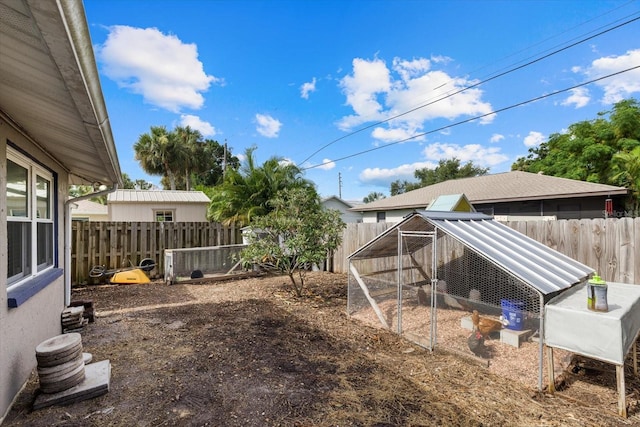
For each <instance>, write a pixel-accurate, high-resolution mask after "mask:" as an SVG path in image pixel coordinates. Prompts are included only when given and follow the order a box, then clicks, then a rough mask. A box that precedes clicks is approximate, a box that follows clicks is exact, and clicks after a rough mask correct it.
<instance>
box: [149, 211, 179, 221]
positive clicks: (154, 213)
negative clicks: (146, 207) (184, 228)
mask: <svg viewBox="0 0 640 427" xmlns="http://www.w3.org/2000/svg"><path fill="white" fill-rule="evenodd" d="M167 213H169V214H171V220H170V221H168V220H166V219H163V220H159V219H158V215H162V217H163V218H166V217H167ZM153 220H154V221H155V222H175V220H176V211H175V209H154V211H153Z"/></svg>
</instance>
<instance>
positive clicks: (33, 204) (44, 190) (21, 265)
mask: <svg viewBox="0 0 640 427" xmlns="http://www.w3.org/2000/svg"><path fill="white" fill-rule="evenodd" d="M52 182H53V176H52V174H51V173H50V172H48V171H46V170H44V169H43V168H42V167H40V166H39V165H37V164H35V163H33V162H31V161H29V159H27V158H26V157H24V156H20V155H18V154H17V153H15V152H14V151H12V150H10V149H7V184H6V185H7V187H6V205H7V243H8V246H9V247H8V260H7V266H8V271H7V284H8V286H9V287H11V286H12V285H14V284H16V283H18V282H20V281H21V280H23V279H25V278H29V277H32V276H35V275H37V274H38V273H40V272H42V271H43V270H45V269H47V268H49V267H51V266H53V249H54V242H53V196H52V195H53V185H52Z"/></svg>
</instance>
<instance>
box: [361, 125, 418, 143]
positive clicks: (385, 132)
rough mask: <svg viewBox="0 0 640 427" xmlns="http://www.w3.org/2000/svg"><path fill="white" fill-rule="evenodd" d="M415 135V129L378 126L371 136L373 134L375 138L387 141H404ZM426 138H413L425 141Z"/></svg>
mask: <svg viewBox="0 0 640 427" xmlns="http://www.w3.org/2000/svg"><path fill="white" fill-rule="evenodd" d="M414 135H416V130H415V129H403V128H400V127H397V128H392V129H388V128H382V127H376V128H375V129H374V130H373V132H371V136H373V138H374V139H376V140H378V141H382V142H385V143H389V142H399V141H404V140H406V139H408V138H412V137H413V136H414ZM424 139H425V137H424V136H419V137H416V138H413V140H414V141H424Z"/></svg>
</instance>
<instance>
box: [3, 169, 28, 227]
mask: <svg viewBox="0 0 640 427" xmlns="http://www.w3.org/2000/svg"><path fill="white" fill-rule="evenodd" d="M28 177H29V170H28V169H27V168H25V167H22V166H20V165H19V164H17V163H14V162H12V161H11V160H7V208H8V211H7V215H8V216H13V217H23V218H26V217H27V216H28V214H29V180H28Z"/></svg>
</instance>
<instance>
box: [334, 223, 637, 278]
mask: <svg viewBox="0 0 640 427" xmlns="http://www.w3.org/2000/svg"><path fill="white" fill-rule="evenodd" d="M504 224H506V225H508V226H509V227H511V228H513V229H515V230H517V231H519V232H520V233H522V234H525V235H527V236H529V237H531V238H532V239H535V240H537V241H538V242H541V243H543V244H545V245H546V246H548V247H550V248H552V249H555V250H557V251H558V252H561V253H563V254H565V255H567V256H569V257H571V258H573V259H575V260H576V261H579V262H581V263H583V264H585V265H587V266H589V267H591V268H593V269H594V270H596V271H597V272H598V274H599V275H600V276H602V278H603V279H604V280H607V281H610V282H623V283H637V284H640V252H639V249H640V218H611V219H580V220H578V219H569V220H558V221H509V222H504ZM394 225H395V224H391V223H360V224H347V227H346V228H345V230H344V234H343V241H342V246H341V247H340V248H338V249H337V250H336V251H335V253H334V257H333V270H334V271H335V272H339V273H346V272H347V271H348V268H349V262H348V259H347V257H348V256H349V255H350V254H352V253H353V252H354V251H355V250H357V249H358V248H360V247H361V246H362V245H364V244H365V243H367V242H369V241H370V240H371V239H373V238H375V237H376V236H377V235H378V234H380V233H382V232H383V231H385V230H387V229H388V228H391V227H393V226H394Z"/></svg>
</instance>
